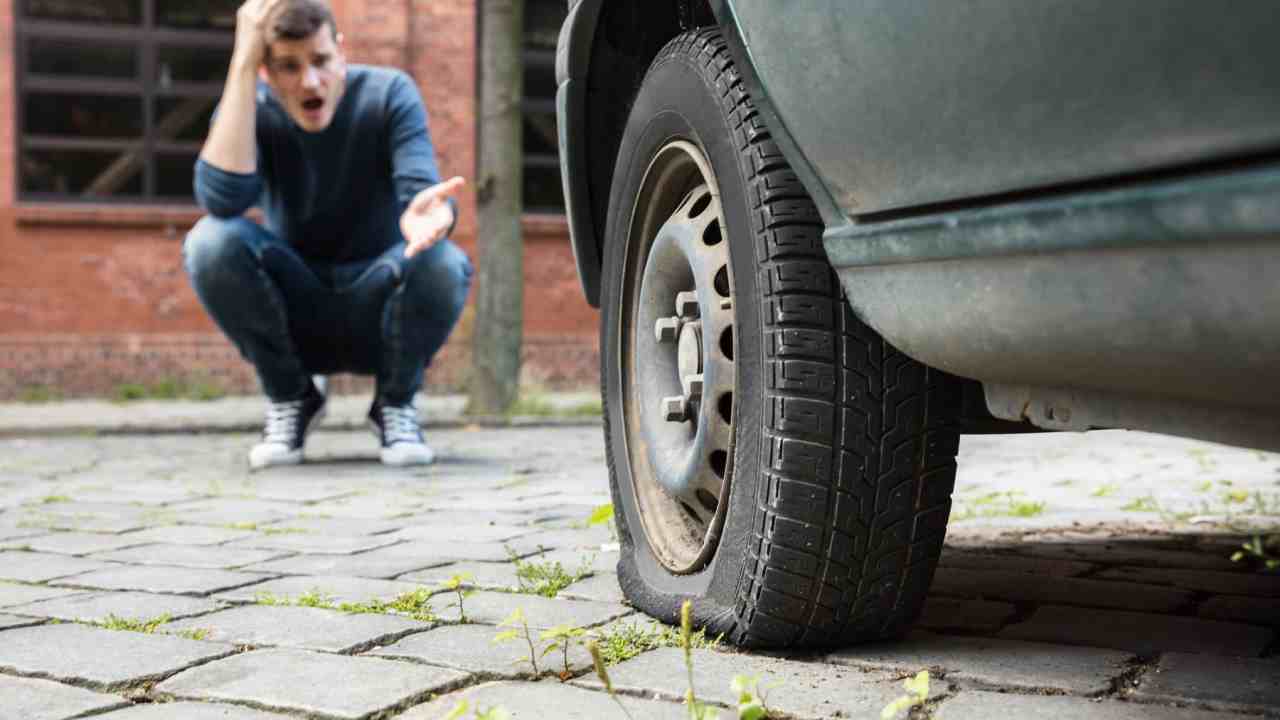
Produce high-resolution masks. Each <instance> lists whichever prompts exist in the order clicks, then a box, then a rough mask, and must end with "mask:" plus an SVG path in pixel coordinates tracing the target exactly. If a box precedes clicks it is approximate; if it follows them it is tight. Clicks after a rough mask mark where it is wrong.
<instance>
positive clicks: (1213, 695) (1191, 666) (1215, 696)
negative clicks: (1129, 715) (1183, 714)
mask: <svg viewBox="0 0 1280 720" xmlns="http://www.w3.org/2000/svg"><path fill="white" fill-rule="evenodd" d="M1133 696H1134V697H1136V698H1140V699H1142V700H1147V701H1154V702H1171V703H1172V702H1176V703H1186V702H1191V703H1198V704H1204V705H1208V706H1212V707H1215V708H1222V709H1228V710H1243V711H1249V712H1271V713H1275V714H1280V660H1276V659H1265V660H1252V659H1247V658H1224V657H1213V656H1209V655H1189V654H1184V653H1165V654H1164V655H1161V656H1160V662H1159V664H1158V665H1157V666H1156V668H1155V669H1154V670H1151V671H1149V672H1147V674H1146V675H1144V676H1143V677H1142V681H1141V683H1140V684H1139V685H1138V687H1137V688H1136V689H1135V690H1134V691H1133Z"/></svg>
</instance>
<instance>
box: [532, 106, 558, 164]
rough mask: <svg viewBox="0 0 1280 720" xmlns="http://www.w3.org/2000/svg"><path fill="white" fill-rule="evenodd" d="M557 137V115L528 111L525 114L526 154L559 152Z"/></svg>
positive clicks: (552, 153)
mask: <svg viewBox="0 0 1280 720" xmlns="http://www.w3.org/2000/svg"><path fill="white" fill-rule="evenodd" d="M559 148H560V143H559V141H558V140H557V138H556V116H555V115H554V114H552V113H536V112H528V111H526V112H525V114H524V153H525V155H546V154H551V155H554V154H556V153H558V152H559Z"/></svg>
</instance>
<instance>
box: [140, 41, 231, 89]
mask: <svg viewBox="0 0 1280 720" xmlns="http://www.w3.org/2000/svg"><path fill="white" fill-rule="evenodd" d="M230 62H231V48H226V49H221V48H201V47H162V48H158V49H157V50H156V75H157V77H156V81H157V83H158V84H159V86H160V89H161V90H164V89H165V88H168V87H169V86H170V85H171V84H173V83H221V82H222V81H223V79H225V78H226V76H227V64H228V63H230Z"/></svg>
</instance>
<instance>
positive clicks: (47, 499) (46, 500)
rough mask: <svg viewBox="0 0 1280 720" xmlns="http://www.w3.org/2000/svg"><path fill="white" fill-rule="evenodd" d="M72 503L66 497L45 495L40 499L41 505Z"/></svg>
mask: <svg viewBox="0 0 1280 720" xmlns="http://www.w3.org/2000/svg"><path fill="white" fill-rule="evenodd" d="M65 502H71V498H69V497H67V496H66V495H45V496H44V497H42V498H40V504H41V505H53V504H54V503H65Z"/></svg>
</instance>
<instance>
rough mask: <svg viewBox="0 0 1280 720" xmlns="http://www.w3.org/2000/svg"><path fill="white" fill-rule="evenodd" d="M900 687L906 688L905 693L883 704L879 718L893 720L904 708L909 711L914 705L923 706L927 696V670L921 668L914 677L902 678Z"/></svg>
mask: <svg viewBox="0 0 1280 720" xmlns="http://www.w3.org/2000/svg"><path fill="white" fill-rule="evenodd" d="M902 687H903V688H905V689H906V691H907V694H906V695H903V696H902V697H900V698H898V699H897V700H894V701H893V702H891V703H889V704H888V705H885V706H884V709H883V710H881V711H880V720H893V719H894V718H896V717H898V715H899V714H901V713H902V712H903V711H904V710H906V711H910V710H911V708H914V707H923V706H924V702H925V700H927V699H928V698H929V671H928V670H921V671H920V672H918V673H916V674H915V677H910V678H907V679H906V680H903V681H902Z"/></svg>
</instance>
